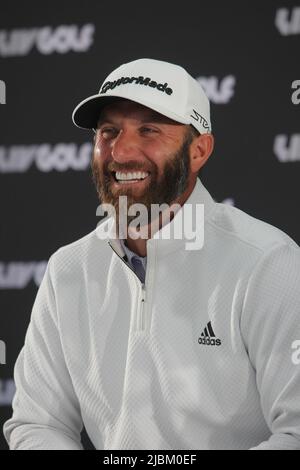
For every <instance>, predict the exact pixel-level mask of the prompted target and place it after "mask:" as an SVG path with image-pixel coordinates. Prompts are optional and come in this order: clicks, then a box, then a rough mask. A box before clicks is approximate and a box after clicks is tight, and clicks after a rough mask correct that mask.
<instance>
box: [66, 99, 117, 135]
mask: <svg viewBox="0 0 300 470" xmlns="http://www.w3.org/2000/svg"><path fill="white" fill-rule="evenodd" d="M120 99H122V98H121V97H118V96H100V95H93V96H89V97H88V98H86V99H85V100H83V101H81V103H79V104H78V105H77V106H76V108H75V109H74V111H73V114H72V120H73V122H74V124H75V125H76V126H77V127H80V128H81V129H96V127H97V122H98V119H99V115H100V112H101V110H102V109H103V108H104V106H106V105H108V104H111V103H113V102H114V101H117V100H120Z"/></svg>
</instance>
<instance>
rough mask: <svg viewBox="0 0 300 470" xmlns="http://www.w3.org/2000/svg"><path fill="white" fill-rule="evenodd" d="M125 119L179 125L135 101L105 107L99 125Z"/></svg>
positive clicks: (124, 101) (121, 100)
mask: <svg viewBox="0 0 300 470" xmlns="http://www.w3.org/2000/svg"><path fill="white" fill-rule="evenodd" d="M123 117H132V118H134V119H137V120H140V121H142V122H146V121H147V122H160V123H165V124H179V123H178V122H176V121H174V120H173V119H170V118H168V117H167V116H164V115H163V114H160V113H158V112H157V111H154V110H153V109H151V108H148V107H147V106H144V105H142V104H140V103H136V102H134V101H130V100H126V99H120V100H117V101H114V102H113V103H111V104H109V105H107V106H105V107H104V108H103V109H102V111H101V112H100V115H99V119H98V125H99V124H101V123H103V122H106V121H113V120H116V119H119V118H123Z"/></svg>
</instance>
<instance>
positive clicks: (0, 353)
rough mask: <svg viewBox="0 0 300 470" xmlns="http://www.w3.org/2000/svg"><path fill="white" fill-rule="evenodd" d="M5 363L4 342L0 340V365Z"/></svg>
mask: <svg viewBox="0 0 300 470" xmlns="http://www.w3.org/2000/svg"><path fill="white" fill-rule="evenodd" d="M3 364H6V344H5V343H4V341H2V340H0V365H3Z"/></svg>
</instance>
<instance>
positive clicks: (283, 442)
mask: <svg viewBox="0 0 300 470" xmlns="http://www.w3.org/2000/svg"><path fill="white" fill-rule="evenodd" d="M187 203H188V204H192V207H194V206H195V205H196V204H204V213H205V219H204V245H203V247H202V249H198V250H187V249H186V242H187V237H185V236H183V237H182V238H181V239H180V238H176V237H175V236H174V237H173V238H172V235H171V239H169V240H167V239H164V238H163V232H164V230H166V229H168V228H170V227H172V225H174V223H175V222H174V221H175V219H176V218H177V217H178V216H179V214H181V215H182V214H184V213H185V211H186V207H187V204H184V205H183V207H182V209H180V210H179V212H177V214H176V215H175V217H174V218H173V220H172V221H171V222H170V224H167V225H165V226H164V227H163V228H162V229H161V230H160V231H158V232H157V233H155V235H154V236H153V237H152V238H151V239H149V240H148V241H147V269H146V279H145V286H144V288H143V286H142V284H141V282H140V280H139V278H138V277H137V276H136V274H135V273H134V272H133V270H132V269H131V268H130V266H129V265H128V264H127V263H126V262H125V261H124V252H123V250H122V247H121V245H120V243H119V240H116V239H113V238H112V233H113V232H112V227H113V226H114V221H113V219H106V220H105V221H102V223H100V224H99V225H98V227H97V228H96V229H95V230H94V231H92V232H91V233H89V234H88V235H87V236H85V237H83V238H82V239H80V240H77V241H75V242H74V243H71V244H69V245H67V246H64V247H62V248H60V249H58V250H57V251H56V252H55V253H54V254H53V255H52V256H51V258H50V260H49V262H48V266H47V270H46V273H45V275H44V278H43V281H42V283H41V285H40V288H39V290H38V293H37V297H36V300H35V302H34V306H33V311H32V316H31V321H30V325H29V328H28V331H27V334H26V339H25V345H24V347H23V349H22V351H21V353H20V355H19V357H18V359H17V362H16V365H15V382H16V395H15V398H14V401H13V409H14V412H13V416H12V418H11V419H10V420H9V421H7V422H6V423H5V425H4V433H5V437H6V439H7V441H8V443H9V445H10V448H11V449H81V448H82V445H81V441H80V432H81V430H82V426H83V425H84V426H85V428H86V431H87V433H88V435H89V437H90V439H91V441H92V443H93V444H94V446H95V448H96V449H131V450H136V449H147V450H148V449H166V450H168V449H169V450H170V449H300V365H299V362H300V351H299V349H297V348H299V343H300V341H299V340H300V249H299V247H298V246H297V244H296V243H295V242H294V241H293V240H292V239H291V238H289V237H288V236H287V235H286V234H285V233H283V232H282V231H280V230H279V229H277V228H275V227H272V226H270V225H268V224H266V223H264V222H261V221H259V220H257V219H255V218H253V217H251V216H249V215H247V214H245V213H244V212H242V211H240V210H239V209H237V208H234V207H231V206H228V205H224V204H218V203H216V202H214V200H213V199H212V197H211V196H210V194H209V193H208V191H207V190H206V189H205V188H204V186H203V185H202V183H201V182H200V180H197V183H196V186H195V188H194V190H193V192H192V194H191V195H190V197H189V199H188V200H187ZM177 220H178V219H177ZM184 220H185V219H184ZM168 226H169V227H168ZM202 227H203V224H202ZM200 228H201V227H199V226H198V227H197V230H200ZM171 232H172V231H171Z"/></svg>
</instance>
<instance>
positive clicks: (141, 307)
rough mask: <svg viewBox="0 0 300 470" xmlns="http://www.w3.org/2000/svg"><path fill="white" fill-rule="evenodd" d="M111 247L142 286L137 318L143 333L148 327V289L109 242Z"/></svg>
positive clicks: (139, 328)
mask: <svg viewBox="0 0 300 470" xmlns="http://www.w3.org/2000/svg"><path fill="white" fill-rule="evenodd" d="M108 244H109V246H110V247H111V249H112V250H113V251H114V253H116V255H117V256H118V257H119V258H120V260H121V261H123V263H125V264H126V266H128V268H129V269H130V270H131V271H132V272H133V274H134V275H135V276H136V277H137V279H138V280H139V282H140V283H141V285H142V296H141V300H140V302H139V305H138V316H137V322H136V323H137V328H138V330H140V331H143V330H144V329H145V325H146V321H145V320H146V319H145V318H144V315H145V313H144V312H145V301H146V288H145V284H143V283H142V282H141V280H140V278H139V277H138V276H137V274H136V273H135V271H134V270H133V269H132V267H131V266H130V264H129V263H127V262H126V261H125V260H124V259H123V258H122V257H121V256H120V255H119V254H118V253H117V252H116V250H115V249H114V247H113V246H112V244H111V243H110V242H108Z"/></svg>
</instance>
